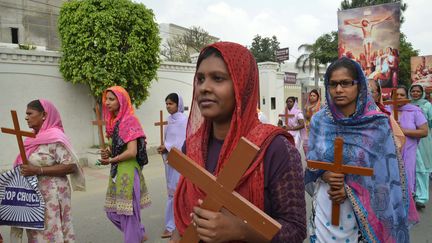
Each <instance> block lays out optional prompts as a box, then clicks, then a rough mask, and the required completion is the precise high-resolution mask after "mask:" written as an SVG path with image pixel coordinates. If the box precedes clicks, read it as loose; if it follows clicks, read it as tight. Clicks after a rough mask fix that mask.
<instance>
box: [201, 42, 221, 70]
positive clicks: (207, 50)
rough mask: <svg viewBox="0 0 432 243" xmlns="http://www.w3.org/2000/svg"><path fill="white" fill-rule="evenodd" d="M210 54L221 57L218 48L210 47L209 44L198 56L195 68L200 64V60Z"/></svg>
mask: <svg viewBox="0 0 432 243" xmlns="http://www.w3.org/2000/svg"><path fill="white" fill-rule="evenodd" d="M211 56H215V57H219V58H222V53H221V52H220V51H219V50H218V49H216V48H214V47H211V46H210V47H207V48H205V49H204V50H203V51H202V52H201V54H200V55H199V57H198V61H197V68H198V67H199V66H200V65H201V62H202V61H203V60H204V59H206V58H208V57H211ZM222 59H223V58H222Z"/></svg>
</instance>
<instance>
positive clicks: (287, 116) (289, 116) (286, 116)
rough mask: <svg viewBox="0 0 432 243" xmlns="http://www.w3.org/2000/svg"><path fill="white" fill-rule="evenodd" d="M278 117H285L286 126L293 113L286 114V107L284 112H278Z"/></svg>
mask: <svg viewBox="0 0 432 243" xmlns="http://www.w3.org/2000/svg"><path fill="white" fill-rule="evenodd" d="M279 117H284V118H285V126H286V127H288V119H289V118H291V117H295V115H293V114H288V109H285V114H279Z"/></svg>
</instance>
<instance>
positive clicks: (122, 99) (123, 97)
mask: <svg viewBox="0 0 432 243" xmlns="http://www.w3.org/2000/svg"><path fill="white" fill-rule="evenodd" d="M108 91H111V92H113V93H114V94H115V96H116V97H117V100H118V102H119V105H120V107H119V112H118V113H117V116H115V117H114V115H113V114H112V113H111V112H110V111H109V110H108V108H107V107H106V105H105V101H106V95H107V92H108ZM102 104H103V105H102V111H103V117H104V120H105V121H106V125H105V129H106V134H107V137H111V136H112V134H113V132H114V127H115V125H116V123H117V121H120V124H119V136H120V138H121V139H122V140H123V142H125V143H128V142H130V141H132V140H135V139H137V138H140V137H144V138H145V137H146V136H145V134H144V131H143V129H142V127H141V124H140V122H139V120H138V118H137V117H136V116H135V111H134V108H133V107H132V103H131V100H130V97H129V94H128V92H127V91H126V90H125V89H124V88H123V87H121V86H113V87H111V88H108V89H107V90H105V92H104V94H103V96H102Z"/></svg>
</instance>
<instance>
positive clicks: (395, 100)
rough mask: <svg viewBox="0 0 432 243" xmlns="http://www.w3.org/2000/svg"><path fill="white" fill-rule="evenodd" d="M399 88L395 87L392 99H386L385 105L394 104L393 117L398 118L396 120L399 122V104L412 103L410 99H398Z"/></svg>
mask: <svg viewBox="0 0 432 243" xmlns="http://www.w3.org/2000/svg"><path fill="white" fill-rule="evenodd" d="M396 90H397V89H393V92H392V93H393V94H392V99H391V100H387V101H384V102H383V104H384V105H392V106H393V117H394V119H395V120H396V122H399V111H398V108H399V107H398V105H405V104H408V103H410V102H411V101H410V100H409V99H398V98H397V93H396Z"/></svg>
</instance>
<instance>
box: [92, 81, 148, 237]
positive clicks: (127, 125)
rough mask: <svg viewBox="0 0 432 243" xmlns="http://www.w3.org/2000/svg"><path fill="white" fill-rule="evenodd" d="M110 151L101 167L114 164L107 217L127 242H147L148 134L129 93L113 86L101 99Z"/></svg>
mask: <svg viewBox="0 0 432 243" xmlns="http://www.w3.org/2000/svg"><path fill="white" fill-rule="evenodd" d="M102 102H103V116H104V119H105V122H106V125H105V127H106V133H107V137H108V138H110V141H111V148H110V149H105V150H102V159H101V160H100V161H101V163H102V164H111V173H110V174H111V176H110V178H109V182H108V190H107V194H106V200H105V211H106V213H107V217H108V219H109V220H111V222H113V224H114V225H115V226H116V227H117V228H118V229H120V230H121V231H122V232H123V238H124V242H128V243H129V242H131V243H132V242H133V243H140V242H142V241H145V240H147V236H146V235H145V229H144V226H143V225H142V224H141V216H140V212H141V208H143V207H145V206H148V205H149V204H150V198H149V196H148V192H147V187H146V184H145V180H144V176H143V174H142V168H143V167H144V165H145V164H147V162H148V158H147V152H146V147H145V145H146V142H145V138H146V137H145V134H144V131H143V129H142V127H141V124H140V122H139V120H138V118H137V117H136V116H135V114H134V113H135V112H134V109H133V107H132V104H131V100H130V97H129V94H128V93H127V91H126V90H125V89H124V88H122V87H120V86H114V87H111V88H109V89H107V90H106V91H105V92H104V94H103V97H102Z"/></svg>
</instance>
